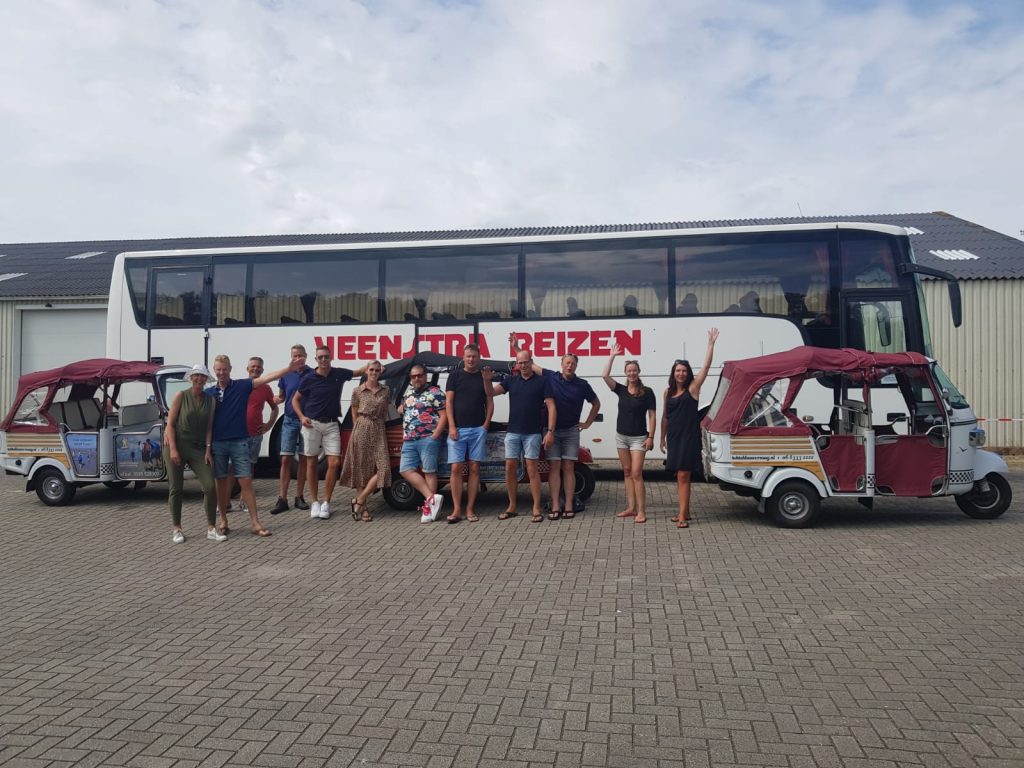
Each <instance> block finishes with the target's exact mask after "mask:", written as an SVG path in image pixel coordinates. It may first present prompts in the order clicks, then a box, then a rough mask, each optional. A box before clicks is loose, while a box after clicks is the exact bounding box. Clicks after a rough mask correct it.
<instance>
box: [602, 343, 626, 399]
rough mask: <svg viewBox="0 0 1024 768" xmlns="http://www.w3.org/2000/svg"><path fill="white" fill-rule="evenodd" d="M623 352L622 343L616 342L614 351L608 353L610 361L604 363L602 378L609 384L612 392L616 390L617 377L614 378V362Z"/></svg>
mask: <svg viewBox="0 0 1024 768" xmlns="http://www.w3.org/2000/svg"><path fill="white" fill-rule="evenodd" d="M621 354H622V346H621V345H619V344H616V345H615V346H614V347H612V353H611V354H610V355H608V361H607V362H606V363H605V364H604V371H603V372H602V373H601V378H602V379H604V383H605V384H607V385H608V389H610V390H611V391H612V392H614V391H615V379H613V378H612V364H613V363H614V362H615V358H616V357H618V356H619V355H621Z"/></svg>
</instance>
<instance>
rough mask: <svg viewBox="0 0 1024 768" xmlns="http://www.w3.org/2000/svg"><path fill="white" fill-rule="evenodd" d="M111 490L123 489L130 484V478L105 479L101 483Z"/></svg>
mask: <svg viewBox="0 0 1024 768" xmlns="http://www.w3.org/2000/svg"><path fill="white" fill-rule="evenodd" d="M103 484H104V485H105V486H107V488H109V489H110V490H112V491H123V490H124V489H125V488H127V487H128V486H129V485H131V484H132V481H131V480H107V481H105V482H104V483H103Z"/></svg>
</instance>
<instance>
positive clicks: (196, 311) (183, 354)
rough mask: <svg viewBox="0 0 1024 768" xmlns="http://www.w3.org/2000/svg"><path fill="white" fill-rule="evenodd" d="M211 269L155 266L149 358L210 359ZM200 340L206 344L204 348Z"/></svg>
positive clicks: (148, 328) (149, 306) (148, 323)
mask: <svg viewBox="0 0 1024 768" xmlns="http://www.w3.org/2000/svg"><path fill="white" fill-rule="evenodd" d="M209 286H210V270H209V267H208V266H206V265H202V266H192V265H190V266H187V267H153V268H152V269H151V270H150V278H149V287H148V291H149V296H148V299H147V301H146V308H147V309H146V359H147V360H152V359H154V358H157V362H167V363H182V362H185V361H195V360H197V359H201V360H203V361H205V360H207V357H208V351H209V329H208V327H207V321H206V318H207V317H208V316H209V304H210V291H209ZM200 344H202V347H201V348H200V346H199V345H200Z"/></svg>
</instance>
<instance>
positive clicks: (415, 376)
mask: <svg viewBox="0 0 1024 768" xmlns="http://www.w3.org/2000/svg"><path fill="white" fill-rule="evenodd" d="M409 378H410V379H425V378H427V374H425V373H410V374H409Z"/></svg>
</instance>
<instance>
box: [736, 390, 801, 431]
mask: <svg viewBox="0 0 1024 768" xmlns="http://www.w3.org/2000/svg"><path fill="white" fill-rule="evenodd" d="M789 384H790V380H789V379H777V380H776V381H770V382H768V383H767V384H765V385H764V386H763V387H761V388H760V389H759V390H758V391H757V392H756V393H755V394H754V397H753V398H752V399H751V400H750V404H749V405H747V409H746V410H745V411H744V412H743V419H742V422H741V423H742V424H743V426H744V427H788V426H790V424H789V419H787V418H786V414H784V413H783V412H782V401H783V399H784V398H785V397H786V392H787V391H788V390H789Z"/></svg>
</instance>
